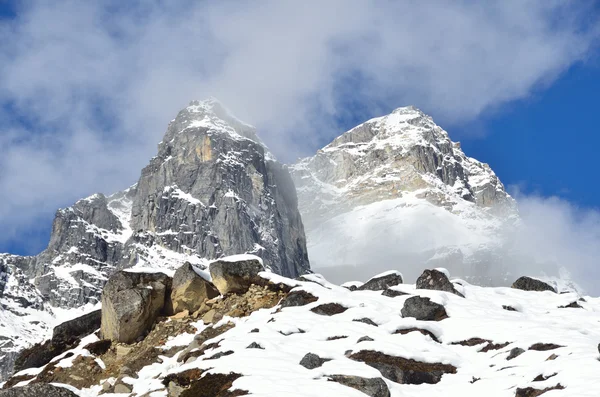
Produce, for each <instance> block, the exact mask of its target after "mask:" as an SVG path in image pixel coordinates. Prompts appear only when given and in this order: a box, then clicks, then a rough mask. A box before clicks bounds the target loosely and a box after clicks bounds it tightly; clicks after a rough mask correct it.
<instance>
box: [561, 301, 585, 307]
mask: <svg viewBox="0 0 600 397" xmlns="http://www.w3.org/2000/svg"><path fill="white" fill-rule="evenodd" d="M558 308H559V309H583V306H581V305H580V304H579V303H577V301H573V302H571V303H569V304H568V305H564V306H559V307H558Z"/></svg>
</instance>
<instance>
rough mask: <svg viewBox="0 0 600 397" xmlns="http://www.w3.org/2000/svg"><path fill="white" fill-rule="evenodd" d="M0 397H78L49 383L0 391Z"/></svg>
mask: <svg viewBox="0 0 600 397" xmlns="http://www.w3.org/2000/svg"><path fill="white" fill-rule="evenodd" d="M0 397H78V396H77V394H75V393H73V392H72V391H70V390H69V389H65V388H64V387H58V386H54V385H50V384H47V383H36V384H33V385H27V386H23V387H13V388H10V389H6V390H0Z"/></svg>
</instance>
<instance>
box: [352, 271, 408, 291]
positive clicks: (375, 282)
mask: <svg viewBox="0 0 600 397" xmlns="http://www.w3.org/2000/svg"><path fill="white" fill-rule="evenodd" d="M403 282H404V281H403V280H402V274H400V272H396V271H393V272H388V273H384V274H381V275H379V276H375V277H373V278H371V279H370V280H369V281H367V282H366V283H364V284H363V285H361V286H360V287H358V288H356V290H357V291H365V290H368V291H383V290H385V289H387V288H389V287H393V286H394V285H398V284H402V283H403Z"/></svg>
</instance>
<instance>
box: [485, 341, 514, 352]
mask: <svg viewBox="0 0 600 397" xmlns="http://www.w3.org/2000/svg"><path fill="white" fill-rule="evenodd" d="M508 345H510V342H504V343H493V342H489V343H488V344H487V345H485V346H484V347H483V348H481V349H479V351H480V352H482V353H485V352H489V351H490V350H500V349H504V348H505V347H506V346H508Z"/></svg>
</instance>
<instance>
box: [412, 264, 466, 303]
mask: <svg viewBox="0 0 600 397" xmlns="http://www.w3.org/2000/svg"><path fill="white" fill-rule="evenodd" d="M416 287H417V289H431V290H436V291H446V292H450V293H452V294H455V295H458V296H461V297H463V298H464V296H463V294H461V293H460V292H458V291H457V290H456V288H454V285H453V284H452V283H451V282H450V280H448V277H446V275H445V274H444V273H442V272H440V271H439V270H435V269H433V270H429V269H428V270H425V271H424V272H423V274H421V275H420V276H419V278H418V279H417V283H416Z"/></svg>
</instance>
